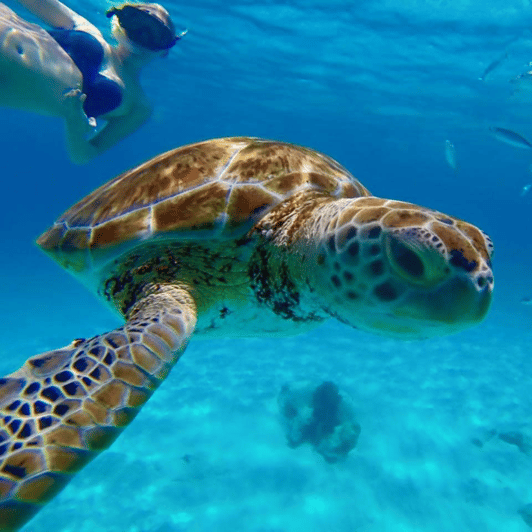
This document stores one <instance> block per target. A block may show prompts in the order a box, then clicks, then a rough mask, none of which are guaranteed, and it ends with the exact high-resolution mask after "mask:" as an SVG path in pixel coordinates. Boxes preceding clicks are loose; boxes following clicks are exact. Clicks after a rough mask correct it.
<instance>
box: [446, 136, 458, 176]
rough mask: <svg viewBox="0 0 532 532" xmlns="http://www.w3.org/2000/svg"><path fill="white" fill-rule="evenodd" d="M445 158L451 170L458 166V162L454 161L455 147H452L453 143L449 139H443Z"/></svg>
mask: <svg viewBox="0 0 532 532" xmlns="http://www.w3.org/2000/svg"><path fill="white" fill-rule="evenodd" d="M445 160H446V161H447V164H448V165H449V166H450V167H451V168H452V169H453V171H454V172H456V169H457V168H458V164H457V161H456V149H455V148H454V144H453V143H452V142H451V141H450V140H446V141H445Z"/></svg>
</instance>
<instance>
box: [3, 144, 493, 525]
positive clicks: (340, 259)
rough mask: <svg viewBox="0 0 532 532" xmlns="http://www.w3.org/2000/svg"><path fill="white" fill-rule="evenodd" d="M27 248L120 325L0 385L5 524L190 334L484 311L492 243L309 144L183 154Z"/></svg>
mask: <svg viewBox="0 0 532 532" xmlns="http://www.w3.org/2000/svg"><path fill="white" fill-rule="evenodd" d="M37 242H38V244H39V245H40V246H41V247H42V249H43V250H44V251H45V252H47V253H48V254H49V255H50V256H51V257H52V258H53V259H54V260H56V261H57V262H58V263H59V264H60V265H61V266H63V267H64V268H65V269H66V270H68V271H69V272H71V273H72V274H73V275H75V276H76V277H78V278H79V279H80V280H81V281H82V282H83V283H85V284H86V285H87V286H88V287H89V288H90V289H91V290H93V291H94V292H95V293H96V294H97V295H98V296H99V297H100V298H102V299H103V300H104V301H105V302H106V303H108V304H109V305H110V306H111V308H112V309H114V310H115V311H117V312H118V313H120V314H121V315H122V316H123V317H124V319H125V320H126V323H125V325H124V326H122V327H120V328H118V329H116V330H114V331H111V332H108V333H104V334H102V335H100V336H96V337H94V338H90V339H87V340H85V339H78V340H75V341H73V342H72V343H71V344H70V345H68V346H66V347H64V348H62V349H57V350H55V351H50V352H47V353H44V354H40V355H37V356H35V357H32V358H30V359H29V360H28V361H27V362H26V363H25V364H24V365H23V366H22V368H21V369H19V370H18V371H16V372H14V373H12V374H11V375H9V376H7V377H5V378H3V379H1V380H0V418H1V425H0V529H2V530H13V529H17V528H18V527H20V526H21V525H22V524H23V523H25V522H26V521H27V520H28V519H30V518H31V516H32V515H33V514H35V513H36V512H37V511H38V509H39V508H40V507H41V506H42V505H43V504H44V503H46V502H47V501H48V500H50V499H51V498H52V497H53V496H54V495H55V494H56V493H57V492H58V491H59V490H60V489H61V488H63V487H64V486H65V484H66V483H67V482H68V481H69V479H70V478H71V477H72V475H73V474H74V473H76V472H77V471H79V470H80V469H81V468H82V467H83V466H84V465H85V464H86V463H87V462H89V461H90V460H91V459H92V458H94V456H95V455H96V454H97V453H98V452H100V451H102V450H103V449H105V448H107V447H108V446H109V445H110V444H111V443H112V442H113V440H114V439H115V438H116V437H117V436H118V435H119V434H120V432H121V431H122V430H123V429H124V428H125V426H126V425H128V423H130V422H131V421H132V419H133V418H134V417H135V416H136V414H137V413H138V411H139V409H140V408H141V407H142V405H144V403H145V402H146V401H147V400H148V398H149V397H150V396H151V394H152V393H153V391H154V390H155V389H156V388H157V387H158V386H159V384H160V383H161V382H162V380H163V379H164V378H165V377H166V376H167V375H168V374H169V372H170V370H171V368H172V366H173V365H174V364H175V363H176V362H177V360H178V359H179V357H180V356H181V354H182V353H183V351H184V350H185V347H186V345H187V343H188V341H189V340H190V338H191V337H192V334H193V333H194V334H198V335H211V336H212V335H218V336H222V335H223V336H234V335H241V336H254V335H263V334H279V333H299V332H301V331H304V330H306V329H309V328H311V327H314V326H316V325H318V324H320V323H322V322H323V321H324V320H326V319H328V318H331V317H334V318H337V319H338V320H340V321H341V322H343V323H345V324H348V325H351V326H352V327H356V328H360V329H364V330H368V331H376V332H379V333H383V334H386V335H393V336H399V337H405V338H413V337H414V338H415V337H428V336H433V335H438V334H445V333H449V332H453V331H456V330H459V329H462V328H464V327H467V326H469V325H472V324H474V323H477V322H479V321H480V320H482V318H483V317H484V316H485V314H486V312H487V310H488V307H489V304H490V300H491V294H492V289H493V276H492V272H491V263H490V257H491V253H492V244H491V241H490V239H489V238H488V237H487V236H486V235H485V234H484V233H483V232H482V231H480V230H479V229H477V228H476V227H474V226H472V225H470V224H468V223H466V222H463V221H461V220H458V219H456V218H452V217H450V216H447V215H444V214H441V213H439V212H436V211H432V210H429V209H426V208H423V207H418V206H416V205H413V204H411V203H406V202H403V201H395V200H386V199H380V198H377V197H373V196H371V195H370V193H369V192H368V190H367V189H366V188H365V187H364V186H363V185H362V184H361V183H359V182H358V181H357V180H356V179H355V178H354V177H353V176H352V175H351V174H350V173H349V172H348V171H347V170H346V169H344V168H343V167H342V166H340V165H339V164H338V163H337V162H335V161H334V160H332V159H330V158H329V157H327V156H325V155H322V154H320V153H318V152H316V151H313V150H311V149H307V148H303V147H298V146H295V145H292V144H286V143H283V142H275V141H268V140H261V139H254V138H244V137H239V138H224V139H217V140H209V141H205V142H200V143H197V144H192V145H189V146H185V147H181V148H178V149H176V150H173V151H170V152H167V153H164V154H162V155H159V156H158V157H155V158H154V159H152V160H151V161H148V162H147V163H145V164H142V165H141V166H139V167H138V168H135V169H133V170H130V171H129V172H126V173H124V174H122V175H120V176H118V177H116V178H115V179H113V180H111V181H110V182H109V183H107V184H105V185H103V186H101V187H100V188H98V189H97V190H96V191H95V192H93V193H92V194H90V195H89V196H87V197H86V198H85V199H83V200H81V201H80V202H79V203H77V204H76V205H74V206H73V207H71V208H70V209H69V210H68V211H67V212H66V213H65V214H63V216H61V217H60V218H59V220H58V221H57V222H56V223H55V224H54V225H53V226H52V227H51V228H50V229H49V230H48V231H46V232H45V233H44V234H43V235H42V236H41V237H40V238H39V239H38V241H37Z"/></svg>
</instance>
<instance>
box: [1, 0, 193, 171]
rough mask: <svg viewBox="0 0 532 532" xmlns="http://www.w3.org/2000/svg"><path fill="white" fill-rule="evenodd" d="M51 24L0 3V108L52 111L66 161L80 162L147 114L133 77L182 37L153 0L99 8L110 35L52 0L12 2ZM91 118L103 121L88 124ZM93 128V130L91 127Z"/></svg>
mask: <svg viewBox="0 0 532 532" xmlns="http://www.w3.org/2000/svg"><path fill="white" fill-rule="evenodd" d="M19 3H20V4H21V5H23V6H24V7H25V8H26V9H28V10H29V11H30V12H31V13H33V14H34V15H35V16H37V17H38V18H39V19H40V20H42V21H43V22H44V23H45V24H47V25H48V26H50V27H51V28H53V29H51V30H49V31H45V30H44V29H43V28H41V27H40V26H38V25H36V24H31V23H29V22H27V21H25V20H24V19H22V18H20V17H19V16H18V15H17V14H16V13H14V12H13V11H12V10H11V9H9V8H8V7H7V6H6V5H4V4H2V3H0V106H7V107H15V108H19V109H25V110H29V111H35V112H37V113H41V114H46V115H52V116H59V117H62V118H64V120H65V123H66V136H67V147H68V151H69V154H70V157H71V159H72V160H73V161H74V162H76V163H84V162H87V161H89V160H90V159H92V158H93V157H95V156H96V155H99V154H100V153H102V152H104V151H105V150H107V149H109V148H111V147H112V146H114V145H115V144H116V143H118V142H119V141H120V140H122V139H123V138H124V137H126V136H127V135H129V134H131V133H132V132H134V131H135V130H136V129H138V128H139V127H140V126H141V125H142V124H143V123H144V122H146V120H147V119H148V118H149V117H150V115H151V113H152V108H151V106H150V105H149V103H148V101H147V99H146V96H145V94H144V91H143V90H142V88H141V85H140V81H139V75H140V71H141V69H142V67H143V66H145V65H146V64H147V63H149V62H150V61H152V60H153V59H155V58H157V57H162V56H164V55H166V54H167V52H168V50H169V49H170V48H172V46H174V44H175V43H176V42H177V41H178V40H179V39H180V38H181V37H182V35H183V34H180V35H176V33H175V28H174V25H173V23H172V21H171V19H170V16H169V14H168V12H167V11H166V10H165V9H164V8H163V7H162V6H160V5H159V4H148V3H126V4H122V5H120V6H117V7H113V8H111V9H109V10H108V11H107V16H108V17H109V18H111V31H112V35H113V37H114V38H115V39H116V40H117V44H116V45H115V46H111V45H110V44H109V43H108V42H107V41H106V40H105V39H104V38H103V36H102V34H101V33H100V31H99V30H98V29H97V28H96V27H95V26H93V25H92V24H91V23H90V22H88V21H87V20H86V19H84V18H83V17H82V16H80V15H78V14H77V13H75V12H74V11H72V10H71V9H70V8H68V7H67V6H65V5H64V4H62V3H61V2H59V1H58V0H19ZM96 118H101V119H103V120H104V124H105V125H103V127H101V129H99V130H96V129H95V126H96ZM95 131H96V133H95Z"/></svg>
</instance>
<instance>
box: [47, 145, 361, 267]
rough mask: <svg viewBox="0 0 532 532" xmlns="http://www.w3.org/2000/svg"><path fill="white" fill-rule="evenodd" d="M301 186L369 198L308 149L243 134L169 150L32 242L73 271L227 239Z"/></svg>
mask: <svg viewBox="0 0 532 532" xmlns="http://www.w3.org/2000/svg"><path fill="white" fill-rule="evenodd" d="M305 189H314V190H316V191H320V192H322V193H324V194H326V195H329V196H330V197H331V198H354V197H360V196H368V195H369V192H368V190H367V189H366V188H365V187H364V186H363V185H362V184H361V183H360V182H359V181H358V180H356V179H355V178H354V177H353V176H352V175H351V174H350V173H349V172H348V171H347V170H346V169H345V168H343V167H342V166H340V165H339V164H338V163H337V162H336V161H334V160H333V159H331V158H329V157H327V156H326V155H323V154H320V153H318V152H315V151H313V150H311V149H308V148H303V147H299V146H295V145H293V144H287V143H283V142H275V141H267V140H261V139H256V138H248V137H235V138H221V139H214V140H208V141H205V142H199V143H196V144H191V145H188V146H184V147H181V148H177V149H175V150H172V151H169V152H166V153H164V154H162V155H160V156H158V157H156V158H155V159H152V160H150V161H148V162H147V163H145V164H143V165H141V166H139V167H137V168H134V169H133V170H130V171H128V172H125V173H123V174H121V175H119V176H118V177H116V178H115V179H113V180H112V181H110V182H108V183H106V184H105V185H103V186H101V187H100V188H98V189H96V190H95V191H94V192H93V193H92V194H90V195H89V196H87V197H86V198H84V199H83V200H81V201H80V202H78V203H76V204H75V205H74V206H73V207H71V208H70V209H69V210H68V211H66V212H65V213H64V215H63V216H61V218H59V219H58V220H57V222H56V223H55V224H54V225H53V226H52V227H51V228H50V229H49V230H48V231H46V232H45V233H44V234H43V235H42V236H41V237H40V238H39V239H38V241H37V243H38V244H39V245H40V246H41V247H42V248H43V249H44V250H45V251H47V252H48V253H50V254H51V255H52V256H53V258H54V259H55V260H56V261H58V262H59V263H60V264H61V265H63V266H64V267H65V268H67V269H70V270H72V271H73V272H74V273H76V272H77V273H80V272H83V271H84V270H87V269H90V268H91V267H92V265H93V264H94V263H98V261H101V260H104V257H107V258H108V257H109V256H111V257H112V256H114V255H116V254H119V253H120V252H119V251H118V249H122V248H124V247H125V248H129V247H132V246H135V245H138V244H139V243H140V242H142V241H145V240H147V239H150V240H152V239H155V238H162V239H170V240H171V239H175V240H182V239H207V240H208V239H212V238H216V239H227V238H235V237H236V236H239V235H241V234H243V233H245V232H246V231H247V230H248V229H249V228H251V227H252V225H253V224H254V223H256V222H257V221H258V220H259V219H260V218H261V217H262V216H264V215H265V214H266V213H267V212H269V211H270V210H271V209H272V208H274V207H275V206H276V205H278V204H279V203H280V202H281V201H283V200H285V199H286V198H287V197H289V196H292V195H293V194H296V193H298V192H301V191H303V190H305Z"/></svg>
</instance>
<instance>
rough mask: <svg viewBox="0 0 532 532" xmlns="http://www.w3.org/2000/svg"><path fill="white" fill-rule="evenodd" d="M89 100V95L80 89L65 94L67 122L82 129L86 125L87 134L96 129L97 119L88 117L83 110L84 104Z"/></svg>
mask: <svg viewBox="0 0 532 532" xmlns="http://www.w3.org/2000/svg"><path fill="white" fill-rule="evenodd" d="M86 99H87V95H86V94H84V93H83V92H82V91H81V90H80V89H72V90H70V91H68V92H67V93H65V95H64V98H63V103H64V104H65V118H66V120H67V122H70V123H71V124H76V125H77V126H78V128H79V127H81V125H82V124H84V125H85V129H86V133H89V132H90V131H91V130H92V128H94V127H96V119H95V118H94V117H88V116H87V115H86V114H85V111H84V110H83V103H84V102H85V100H86Z"/></svg>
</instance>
